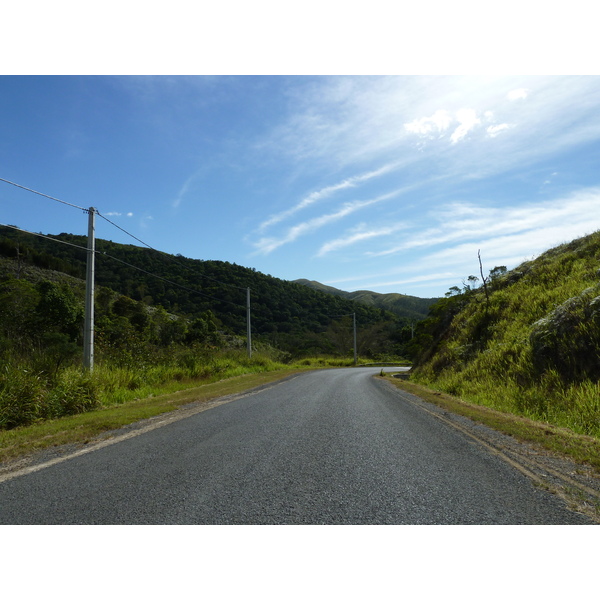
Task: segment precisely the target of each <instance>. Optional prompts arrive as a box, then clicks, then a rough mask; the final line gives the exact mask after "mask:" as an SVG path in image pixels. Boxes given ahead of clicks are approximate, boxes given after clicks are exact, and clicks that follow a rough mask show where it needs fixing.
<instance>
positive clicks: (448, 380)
mask: <svg viewBox="0 0 600 600" xmlns="http://www.w3.org/2000/svg"><path fill="white" fill-rule="evenodd" d="M599 259H600V233H596V234H593V235H592V236H587V237H586V238H582V239H581V240H576V241H575V242H572V243H570V244H568V245H565V246H563V247H559V248H555V249H553V250H551V251H549V252H547V253H546V254H544V255H542V256H541V257H539V258H538V259H536V260H535V261H532V262H530V263H525V264H523V265H521V266H520V267H518V268H517V269H515V270H514V271H512V272H510V273H508V274H507V276H506V277H505V278H504V281H500V282H499V283H498V284H497V285H495V286H494V289H493V291H492V293H491V295H490V297H489V301H486V299H485V296H484V294H483V292H482V291H481V290H480V291H479V292H477V293H475V294H473V295H472V297H471V298H470V299H469V301H468V303H466V305H465V306H464V308H463V309H462V310H461V311H460V312H459V313H458V314H457V315H455V317H454V319H453V320H452V322H451V324H450V326H449V327H448V328H447V330H446V331H445V332H444V333H443V336H441V339H440V341H439V343H438V345H437V347H436V349H435V352H434V353H432V354H431V356H430V357H429V358H428V359H427V361H426V362H425V363H424V364H421V365H419V367H418V368H417V369H416V370H415V374H414V376H413V378H414V379H415V380H416V381H418V382H421V383H423V384H425V385H428V386H430V387H434V388H435V389H438V390H440V391H443V392H447V393H449V394H452V395H456V396H460V397H462V398H464V399H465V400H469V401H471V402H474V403H477V404H482V405H486V406H490V407H492V408H495V409H497V410H502V411H505V412H513V413H516V414H521V415H524V416H527V417H530V418H534V419H538V420H543V421H547V422H549V423H552V424H555V425H558V426H563V427H569V428H571V429H572V430H574V431H576V432H577V433H584V434H587V435H593V436H600V285H599V284H598V263H599Z"/></svg>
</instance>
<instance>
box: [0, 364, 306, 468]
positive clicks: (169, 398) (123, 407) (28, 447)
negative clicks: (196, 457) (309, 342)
mask: <svg viewBox="0 0 600 600" xmlns="http://www.w3.org/2000/svg"><path fill="white" fill-rule="evenodd" d="M303 370H305V369H285V370H278V371H271V372H262V373H252V374H248V375H240V376H237V377H231V378H229V379H224V380H222V381H217V382H214V383H207V384H205V385H201V386H199V387H192V388H189V389H186V390H181V391H178V392H174V393H167V394H164V395H158V396H150V397H148V398H142V399H139V400H134V401H130V402H125V403H123V404H119V405H113V406H110V407H107V408H101V409H98V410H93V411H90V412H86V413H82V414H78V415H73V416H68V417H62V418H59V419H53V420H50V421H43V422H40V423H35V424H33V425H28V426H23V427H17V428H15V429H10V430H8V431H0V463H2V462H5V461H9V460H14V459H17V458H19V457H22V456H24V455H27V454H31V453H33V452H37V451H40V450H44V449H47V448H50V447H53V446H60V445H63V444H74V443H80V444H81V443H84V444H85V443H87V442H90V441H91V440H92V439H93V438H94V437H96V436H97V435H99V434H101V433H104V432H106V431H111V430H113V429H118V428H120V427H123V426H125V425H129V424H131V423H135V422H136V421H140V420H142V419H148V418H150V417H154V416H156V415H159V414H162V413H166V412H170V411H173V410H176V409H177V408H178V407H180V406H183V405H185V404H189V403H191V402H198V401H204V402H207V401H209V400H213V399H215V398H219V397H222V396H228V395H231V394H238V393H241V392H244V391H246V390H249V389H252V388H255V387H258V386H261V385H265V384H269V383H273V382H275V381H278V380H280V379H283V378H285V377H288V376H289V375H293V374H295V373H298V372H300V371H303Z"/></svg>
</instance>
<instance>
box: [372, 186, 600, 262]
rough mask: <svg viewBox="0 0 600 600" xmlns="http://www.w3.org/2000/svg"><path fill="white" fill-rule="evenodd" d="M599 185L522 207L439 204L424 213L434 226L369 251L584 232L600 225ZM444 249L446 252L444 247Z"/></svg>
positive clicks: (384, 252) (388, 252) (394, 251)
mask: <svg viewBox="0 0 600 600" xmlns="http://www.w3.org/2000/svg"><path fill="white" fill-rule="evenodd" d="M599 203H600V188H591V189H587V190H580V191H577V192H574V193H573V194H570V195H569V196H568V197H565V198H560V199H553V200H546V201H542V202H535V203H529V204H526V205H522V206H507V207H502V208H499V207H493V206H479V205H476V204H473V203H471V202H456V203H452V204H448V205H446V206H442V207H440V208H438V209H436V210H435V211H431V212H429V213H428V214H427V221H428V222H430V223H431V222H434V223H436V226H434V227H425V228H422V229H421V228H420V227H419V226H418V224H414V227H415V228H418V233H415V234H413V235H412V236H411V237H409V238H408V239H406V240H405V241H403V242H402V244H398V245H396V246H393V247H391V248H388V249H386V250H382V251H379V252H369V253H368V254H369V255H370V256H373V257H378V256H379V257H381V256H388V255H391V254H398V253H400V252H404V251H407V250H413V249H416V248H433V247H435V246H440V245H448V244H453V243H457V242H464V241H466V240H474V239H476V240H486V239H492V238H498V237H501V236H506V235H516V234H520V233H523V234H527V235H532V232H536V235H537V236H540V237H543V236H546V239H553V238H552V236H550V235H548V233H550V232H555V230H556V228H560V227H563V228H566V227H567V226H569V227H570V228H571V229H572V230H573V231H579V232H580V233H579V235H583V233H584V232H587V231H595V230H596V229H598V228H600V215H598V216H595V215H596V214H597V206H598V204H599ZM443 252H448V250H444V251H443Z"/></svg>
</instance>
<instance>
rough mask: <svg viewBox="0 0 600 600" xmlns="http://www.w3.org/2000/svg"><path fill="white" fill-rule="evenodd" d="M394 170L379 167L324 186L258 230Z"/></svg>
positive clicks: (392, 166)
mask: <svg viewBox="0 0 600 600" xmlns="http://www.w3.org/2000/svg"><path fill="white" fill-rule="evenodd" d="M394 168H395V164H393V163H390V164H387V165H384V166H383V167H380V168H379V169H375V170H373V171H369V172H367V173H362V174H360V175H354V176H352V177H348V178H347V179H344V180H343V181H340V182H339V183H335V184H333V185H329V186H325V187H323V188H321V189H320V190H317V191H315V192H311V193H310V194H308V196H305V197H304V198H303V199H302V200H300V202H298V203H297V204H296V205H294V206H292V207H291V208H289V209H287V210H284V211H282V212H280V213H278V214H276V215H273V216H271V217H269V218H268V219H267V220H266V221H263V222H262V223H261V224H260V225H259V227H258V230H259V231H260V232H262V231H265V230H266V229H268V228H269V227H271V226H272V225H276V224H277V223H280V222H281V221H284V220H286V219H288V218H289V217H292V216H293V215H295V214H296V213H297V212H299V211H301V210H302V209H304V208H307V207H309V206H311V205H313V204H316V203H317V202H320V201H321V200H325V199H327V198H329V197H331V196H333V195H334V194H335V193H336V192H339V191H342V190H347V189H350V188H356V187H357V186H359V185H360V184H361V183H364V182H366V181H369V180H370V179H374V178H376V177H380V176H381V175H385V174H386V173H389V172H390V171H393V170H394Z"/></svg>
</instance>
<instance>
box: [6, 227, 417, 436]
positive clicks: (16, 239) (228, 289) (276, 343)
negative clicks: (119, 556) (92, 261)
mask: <svg viewBox="0 0 600 600" xmlns="http://www.w3.org/2000/svg"><path fill="white" fill-rule="evenodd" d="M55 237H57V238H59V239H61V240H62V241H64V242H68V243H69V244H75V245H77V246H81V247H85V245H86V243H85V239H84V238H83V237H81V236H72V235H67V234H61V235H60V236H55ZM96 247H97V249H98V250H99V252H100V254H98V257H97V258H98V259H97V268H96V275H97V276H96V283H97V285H96V294H95V323H94V325H95V327H94V329H95V364H94V370H93V372H91V373H86V372H83V370H82V368H81V359H82V352H83V351H82V338H83V317H84V295H85V282H84V280H83V279H82V278H83V276H84V271H85V260H86V251H85V250H79V249H78V248H74V247H73V246H69V245H64V244H57V243H53V242H52V241H50V240H48V239H45V238H39V237H37V236H31V235H27V234H25V233H22V232H19V231H16V230H14V229H11V228H6V227H0V430H13V429H15V428H23V427H28V426H31V425H32V424H39V423H40V422H43V421H51V420H56V419H62V418H65V417H68V416H71V415H81V414H84V413H89V412H90V411H96V410H102V411H106V410H108V408H110V407H114V406H118V405H124V404H128V403H131V402H135V401H137V402H139V400H140V399H143V398H148V397H151V396H156V395H158V394H165V393H167V392H172V391H174V390H181V389H186V388H191V387H198V386H200V385H206V384H208V383H210V382H214V381H217V380H222V379H226V378H231V377H237V376H240V375H247V374H257V373H262V372H271V371H281V370H282V369H285V368H290V367H291V366H292V368H293V365H294V364H298V367H299V368H307V367H308V368H320V367H326V366H350V365H352V364H353V326H352V317H351V316H350V314H351V313H356V319H357V323H358V335H357V338H358V339H357V342H358V352H359V355H360V357H361V360H364V361H367V362H372V361H376V360H378V361H397V360H399V359H400V358H401V355H402V352H403V347H404V345H405V344H406V343H407V342H408V341H409V339H410V337H409V334H410V331H409V330H408V329H407V328H406V327H404V323H403V322H402V321H401V320H399V319H398V318H397V317H396V316H395V315H394V314H392V313H389V312H385V311H383V310H381V309H378V308H375V307H369V306H365V305H359V304H355V303H354V302H352V301H351V300H347V299H344V298H340V297H334V296H331V295H330V294H325V293H322V292H318V291H315V290H311V289H308V288H306V287H304V286H301V285H298V284H294V283H290V282H286V281H282V280H278V279H275V278H274V277H270V276H268V275H263V274H261V273H257V272H256V271H255V270H253V269H247V268H244V267H239V266H237V265H231V264H228V263H223V262H218V261H196V260H190V259H186V258H184V257H181V256H178V257H173V256H170V255H167V254H164V253H162V252H157V251H154V250H150V249H145V248H139V247H135V246H125V245H122V244H115V243H113V242H107V241H105V240H97V244H96ZM109 256H110V257H111V258H109ZM129 265H133V266H135V267H136V268H133V267H132V266H129ZM150 273H152V274H154V275H158V278H157V277H153V276H151V275H150ZM224 284H225V285H224ZM246 287H250V288H251V290H252V334H253V335H252V338H253V355H252V358H251V359H250V358H248V356H247V351H246V340H245V334H246V307H245V301H246ZM314 357H321V358H314Z"/></svg>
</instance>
